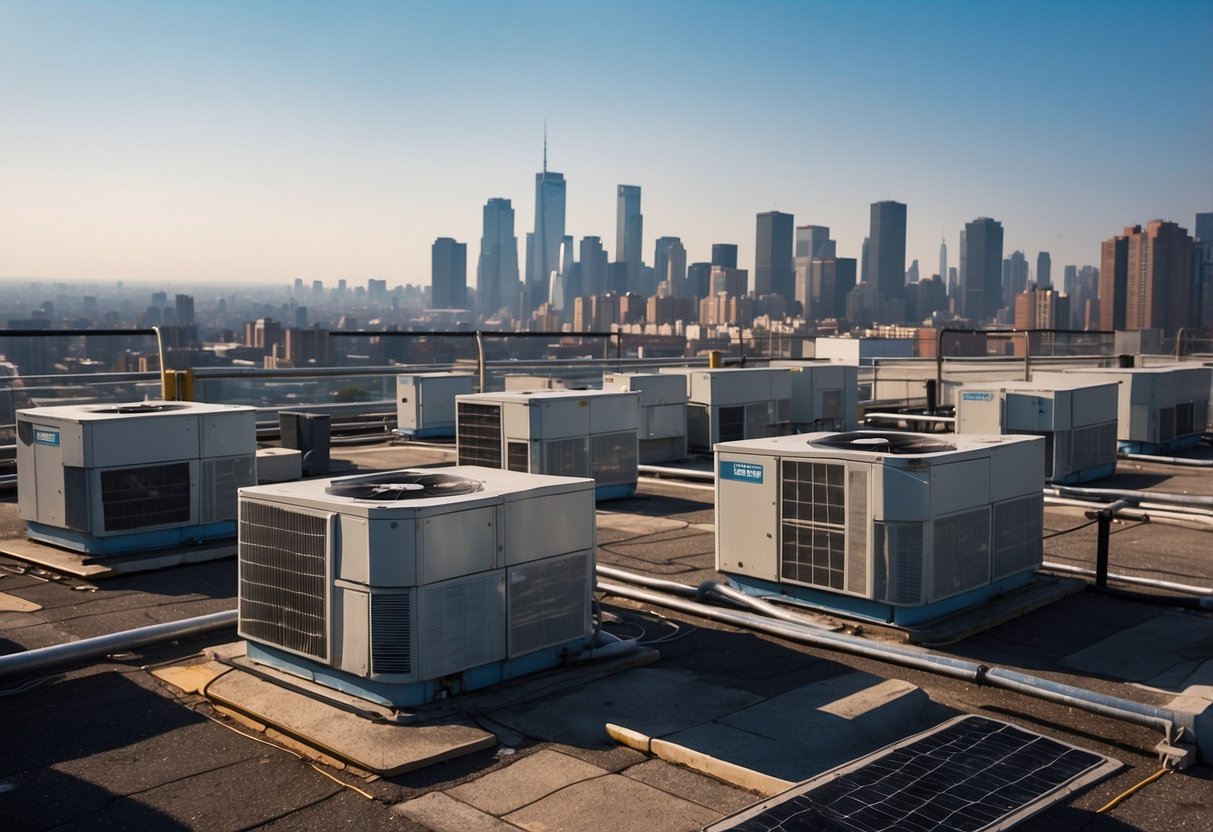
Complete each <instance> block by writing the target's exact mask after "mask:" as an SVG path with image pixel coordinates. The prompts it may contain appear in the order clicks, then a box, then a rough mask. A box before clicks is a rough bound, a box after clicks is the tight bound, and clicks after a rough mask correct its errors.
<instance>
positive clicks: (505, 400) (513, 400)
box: [455, 390, 640, 500]
mask: <svg viewBox="0 0 1213 832" xmlns="http://www.w3.org/2000/svg"><path fill="white" fill-rule="evenodd" d="M455 410H456V416H455V420H456V426H455V440H456V445H457V447H458V453H459V464H460V465H483V466H486V467H488V468H504V469H506V470H508V471H523V472H530V473H532V474H553V475H558V476H568V477H593V478H594V480H595V482H596V483H597V489H596V493H597V496H598V499H599V500H610V499H616V498H619V497H627V496H629V495H631V494H633V493H635V491H636V481H637V470H636V464H637V463H636V455H637V433H638V430H639V426H640V396H639V394H637V393H623V392H616V391H606V390H576V391H573V390H547V391H541V392H535V393H510V392H505V393H473V394H471V395H467V396H459V397H458V398H457V399H456V401H455Z"/></svg>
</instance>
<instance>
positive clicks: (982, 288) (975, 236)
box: [960, 217, 1002, 324]
mask: <svg viewBox="0 0 1213 832" xmlns="http://www.w3.org/2000/svg"><path fill="white" fill-rule="evenodd" d="M1001 284H1002V223H1000V222H998V221H997V220H992V219H990V218H989V217H978V218H977V219H975V220H973V221H972V222H967V223H965V228H964V233H963V234H962V235H961V237H960V296H961V301H962V304H961V310H960V311H961V314H962V315H964V316H965V317H966V318H969V319H970V320H971V321H972V322H973V323H974V324H979V323H984V322H986V321H992V320H994V317H995V316H996V315H997V314H998V309H999V307H1000V306H1002V285H1001Z"/></svg>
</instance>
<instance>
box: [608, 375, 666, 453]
mask: <svg viewBox="0 0 1213 832" xmlns="http://www.w3.org/2000/svg"><path fill="white" fill-rule="evenodd" d="M602 389H603V390H614V391H630V392H634V393H638V394H639V395H640V432H639V438H640V455H639V460H640V462H641V463H643V464H649V463H654V462H671V461H674V460H679V459H683V458H685V457H686V455H687V387H686V381H685V380H684V379H683V378H681V377H680V376H673V375H663V374H661V373H605V374H604V375H603V376H602Z"/></svg>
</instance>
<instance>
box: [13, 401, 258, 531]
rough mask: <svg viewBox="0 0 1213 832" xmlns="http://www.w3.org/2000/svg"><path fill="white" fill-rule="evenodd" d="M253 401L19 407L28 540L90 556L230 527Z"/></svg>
mask: <svg viewBox="0 0 1213 832" xmlns="http://www.w3.org/2000/svg"><path fill="white" fill-rule="evenodd" d="M256 428H257V426H256V411H255V410H254V409H253V408H251V407H237V406H229V405H217V404H202V403H198V402H141V403H137V404H118V405H106V404H92V405H63V406H54V407H38V408H30V409H27V410H18V411H17V489H18V498H17V502H18V506H19V509H20V514H21V518H22V519H23V520H25V522H26V528H27V530H28V533H29V536H30V537H31V538H32V539H34V540H40V541H44V542H47V543H53V544H55V545H57V546H63V547H66V548H68V549H73V550H75V551H78V552H84V553H87V554H93V555H113V554H120V553H126V552H134V551H141V550H146V549H158V548H163V547H168V546H176V545H179V544H182V543H192V542H196V541H201V540H212V539H216V538H224V537H232V536H233V535H234V534H235V533H236V489H237V488H239V487H240V486H244V485H252V484H254V483H255V482H256V479H255V476H256V474H255V470H256V468H255V457H254V455H255V453H256V449H257V437H256Z"/></svg>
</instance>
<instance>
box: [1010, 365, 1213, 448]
mask: <svg viewBox="0 0 1213 832" xmlns="http://www.w3.org/2000/svg"><path fill="white" fill-rule="evenodd" d="M1032 381H1034V382H1035V381H1039V382H1045V383H1053V382H1059V381H1060V382H1063V383H1071V384H1072V383H1078V384H1106V383H1108V382H1111V381H1115V382H1119V384H1120V387H1119V393H1118V397H1117V411H1116V423H1117V427H1116V440H1117V442H1118V444H1119V446H1120V448H1121V449H1122V450H1127V451H1130V452H1133V453H1139V452H1140V453H1160V452H1165V451H1174V450H1178V449H1180V448H1189V447H1192V446H1194V445H1196V444H1198V443H1199V442H1200V436H1201V434H1202V433H1203V432H1204V431H1205V430H1207V429H1208V412H1209V388H1210V384H1211V383H1213V368H1209V367H1201V366H1198V365H1195V364H1175V365H1172V366H1162V367H1099V368H1092V369H1075V370H1059V371H1048V370H1037V371H1035V372H1033V373H1032Z"/></svg>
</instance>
